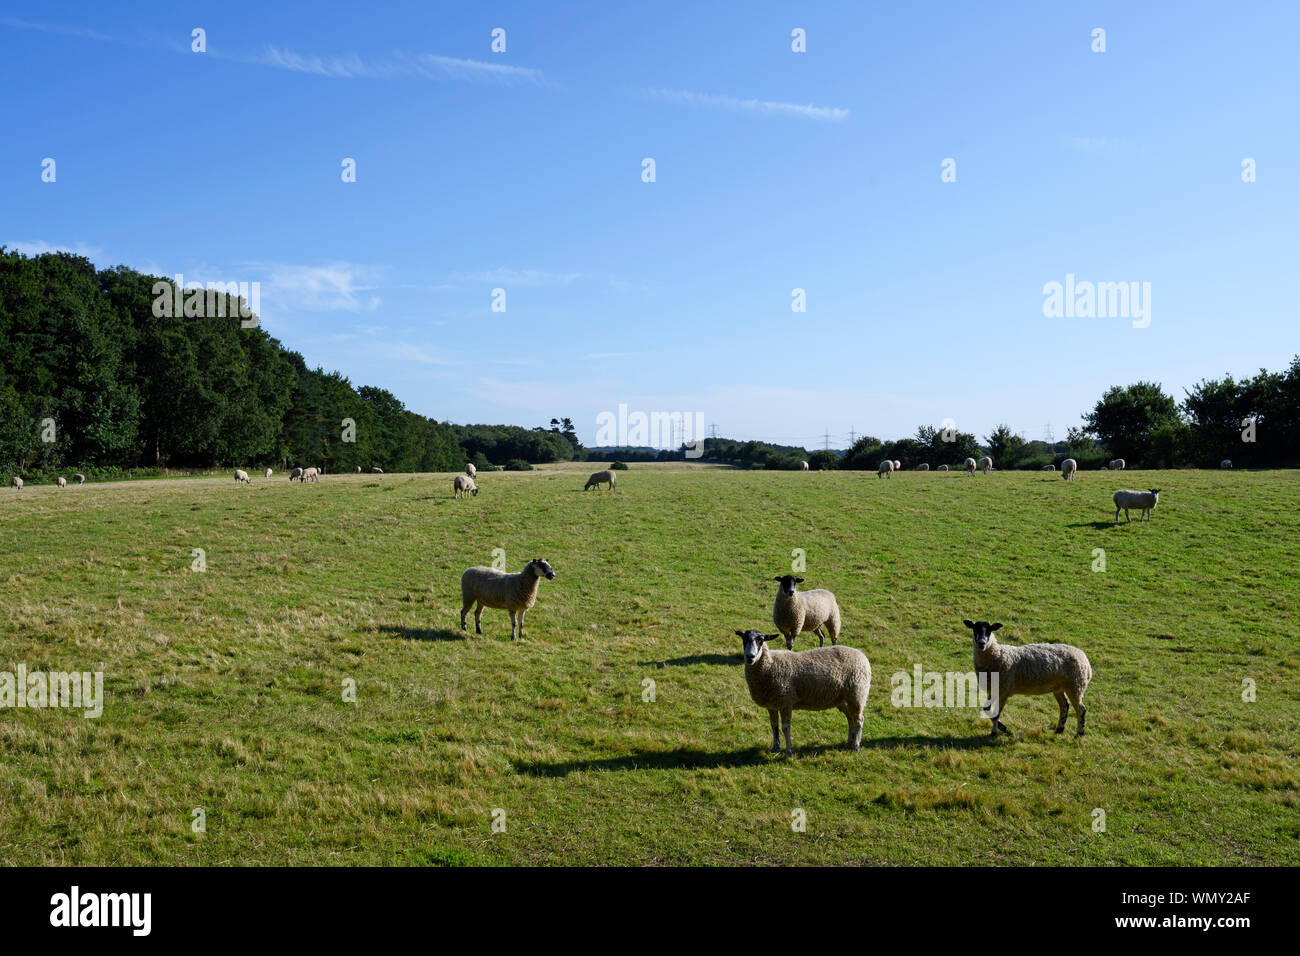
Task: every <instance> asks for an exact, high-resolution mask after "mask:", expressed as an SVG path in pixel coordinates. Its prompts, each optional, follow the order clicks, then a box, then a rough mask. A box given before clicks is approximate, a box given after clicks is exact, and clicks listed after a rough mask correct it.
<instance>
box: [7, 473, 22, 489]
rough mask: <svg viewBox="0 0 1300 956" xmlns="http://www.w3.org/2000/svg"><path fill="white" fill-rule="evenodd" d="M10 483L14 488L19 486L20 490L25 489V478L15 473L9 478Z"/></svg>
mask: <svg viewBox="0 0 1300 956" xmlns="http://www.w3.org/2000/svg"><path fill="white" fill-rule="evenodd" d="M9 484H10V485H11V486H13V487H14V488H17V489H18V490H19V491H22V490H23V480H22V479H21V478H19V477H18V476H17V475H14V476H13V477H12V478H10V479H9Z"/></svg>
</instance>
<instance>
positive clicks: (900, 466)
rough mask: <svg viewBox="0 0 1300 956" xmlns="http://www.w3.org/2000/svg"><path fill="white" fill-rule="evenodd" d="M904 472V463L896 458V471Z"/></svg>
mask: <svg viewBox="0 0 1300 956" xmlns="http://www.w3.org/2000/svg"><path fill="white" fill-rule="evenodd" d="M902 470H903V463H902V462H901V461H899V460H898V459H897V458H895V459H894V471H902Z"/></svg>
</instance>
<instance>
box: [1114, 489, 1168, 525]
mask: <svg viewBox="0 0 1300 956" xmlns="http://www.w3.org/2000/svg"><path fill="white" fill-rule="evenodd" d="M1114 501H1115V523H1116V524H1119V513H1120V512H1121V511H1123V512H1124V517H1125V518H1126V519H1127V520H1128V521H1132V520H1133V519H1132V518H1129V516H1128V509H1129V508H1141V509H1142V511H1141V513H1140V514H1139V515H1138V521H1141V520H1142V516H1143V515H1146V519H1147V520H1148V521H1150V520H1151V509H1152V508H1154V507H1155V506H1156V505H1158V504H1160V489H1159V488H1152V489H1150V490H1149V491H1129V490H1128V489H1124V490H1123V491H1117V492H1115V498H1114Z"/></svg>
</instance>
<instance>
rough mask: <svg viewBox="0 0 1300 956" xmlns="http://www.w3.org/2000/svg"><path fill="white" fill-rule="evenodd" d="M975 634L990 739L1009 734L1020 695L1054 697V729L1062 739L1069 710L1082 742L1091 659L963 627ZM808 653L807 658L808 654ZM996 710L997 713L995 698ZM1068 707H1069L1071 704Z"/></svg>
mask: <svg viewBox="0 0 1300 956" xmlns="http://www.w3.org/2000/svg"><path fill="white" fill-rule="evenodd" d="M962 623H963V624H965V625H966V626H967V627H969V628H970V629H971V633H972V637H973V639H974V644H975V655H974V656H975V673H976V674H977V675H978V676H979V680H981V681H987V684H985V686H986V687H987V688H988V693H989V709H988V711H987V712H986V713H985V716H987V717H988V718H989V720H991V721H993V728H992V730H991V731H990V736H993V737H997V735H998V731H999V730H1001V731H1002V732H1003V733H1004V734H1009V733H1011V731H1009V730H1007V728H1006V727H1005V726H1004V725H1003V723H1002V721H1001V720H1000V719H999V718H1000V717H1001V716H1002V711H1003V710H1004V709H1005V707H1006V703H1007V699H1008V698H1010V697H1014V696H1016V695H1021V696H1024V695H1030V694H1052V695H1054V696H1055V697H1056V702H1057V703H1058V704H1059V705H1060V707H1061V719H1060V720H1059V721H1058V722H1057V724H1056V732H1057V733H1058V734H1059V733H1061V731H1063V730H1065V718H1066V716H1067V715H1068V714H1069V713H1070V704H1073V705H1074V709H1075V711H1076V712H1077V713H1078V715H1079V736H1080V737H1082V736H1083V720H1084V716H1085V715H1086V714H1087V713H1088V711H1087V708H1086V707H1084V706H1083V695H1084V693H1085V692H1086V691H1087V690H1088V681H1090V680H1092V664H1090V663H1089V662H1088V655H1087V654H1085V653H1083V651H1081V650H1079V649H1078V648H1077V647H1071V646H1070V645H1069V644H1025V645H1022V646H1020V647H1012V646H1009V645H1007V646H1004V645H1002V644H999V643H998V639H997V638H996V637H994V636H993V632H994V631H996V630H998V629H999V628H1000V627H1002V625H1001V624H990V623H989V622H988V621H971V620H964V621H962ZM804 653H808V652H807V651H805V652H804ZM994 696H996V697H997V709H996V710H994V709H993V697H994ZM1067 701H1068V703H1067Z"/></svg>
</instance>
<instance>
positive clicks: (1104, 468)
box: [1097, 465, 1110, 471]
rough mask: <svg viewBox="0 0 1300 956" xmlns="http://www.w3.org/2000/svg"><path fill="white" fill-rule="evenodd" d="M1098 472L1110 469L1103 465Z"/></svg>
mask: <svg viewBox="0 0 1300 956" xmlns="http://www.w3.org/2000/svg"><path fill="white" fill-rule="evenodd" d="M1097 470H1098V471H1110V469H1109V468H1107V467H1106V466H1105V465H1102V466H1101V467H1100V468H1098V469H1097Z"/></svg>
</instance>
